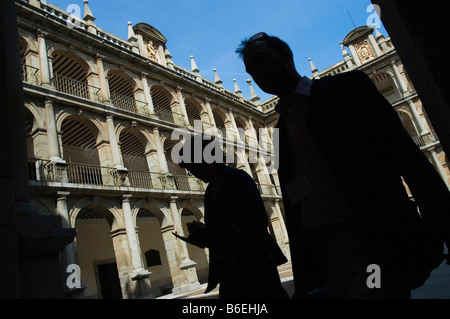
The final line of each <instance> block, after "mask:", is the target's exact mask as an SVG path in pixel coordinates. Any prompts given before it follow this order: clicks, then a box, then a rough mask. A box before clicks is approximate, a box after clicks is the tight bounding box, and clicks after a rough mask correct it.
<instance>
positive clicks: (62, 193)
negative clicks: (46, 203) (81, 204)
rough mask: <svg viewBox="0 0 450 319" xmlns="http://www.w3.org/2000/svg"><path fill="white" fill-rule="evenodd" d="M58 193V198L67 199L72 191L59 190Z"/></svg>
mask: <svg viewBox="0 0 450 319" xmlns="http://www.w3.org/2000/svg"><path fill="white" fill-rule="evenodd" d="M56 194H57V195H58V200H59V199H67V197H68V196H69V195H70V192H66V191H58V192H57V193H56Z"/></svg>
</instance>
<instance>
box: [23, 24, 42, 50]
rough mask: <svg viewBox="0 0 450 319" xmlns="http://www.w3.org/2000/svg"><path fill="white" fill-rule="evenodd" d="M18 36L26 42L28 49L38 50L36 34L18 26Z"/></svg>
mask: <svg viewBox="0 0 450 319" xmlns="http://www.w3.org/2000/svg"><path fill="white" fill-rule="evenodd" d="M19 38H20V39H22V40H23V41H25V42H26V44H27V48H28V50H32V51H34V52H38V51H39V50H38V45H37V40H36V36H35V35H34V34H33V33H31V32H29V31H27V30H24V29H21V28H19Z"/></svg>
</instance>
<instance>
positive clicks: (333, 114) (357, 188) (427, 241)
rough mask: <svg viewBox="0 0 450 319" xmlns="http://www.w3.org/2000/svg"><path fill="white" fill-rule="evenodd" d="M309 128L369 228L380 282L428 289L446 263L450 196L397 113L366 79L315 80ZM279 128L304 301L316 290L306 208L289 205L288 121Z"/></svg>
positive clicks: (296, 271)
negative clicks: (304, 235) (305, 235)
mask: <svg viewBox="0 0 450 319" xmlns="http://www.w3.org/2000/svg"><path fill="white" fill-rule="evenodd" d="M305 125H306V126H307V129H308V131H309V133H310V135H311V136H312V137H313V139H314V141H315V142H316V144H317V145H318V147H319V149H320V150H321V152H322V154H323V156H324V157H325V160H326V161H327V164H328V166H329V167H330V170H331V172H332V174H333V176H334V178H335V179H336V180H337V182H338V185H339V187H340V188H341V190H342V191H343V193H344V196H345V197H346V200H347V202H348V203H349V204H350V207H351V211H352V214H354V216H355V217H356V218H357V220H358V221H359V222H360V223H361V225H362V226H363V228H364V230H365V232H366V234H367V238H368V240H369V242H370V244H371V246H372V248H373V251H374V254H375V257H376V258H375V261H376V263H378V264H379V265H380V267H381V271H382V276H383V275H384V276H385V279H386V278H387V279H388V280H390V282H391V285H392V286H393V287H395V288H397V289H399V290H402V289H414V288H416V287H418V286H420V285H422V284H423V283H424V281H425V280H426V279H427V278H428V276H429V274H430V273H429V272H430V270H432V269H434V268H435V267H437V266H438V265H439V264H440V263H441V262H442V260H443V242H444V241H445V240H448V239H449V238H450V235H449V220H450V217H449V214H450V194H449V191H448V188H447V186H446V184H445V183H444V182H443V180H442V178H441V177H440V175H439V174H438V173H437V171H436V169H435V168H434V167H433V166H432V164H431V163H430V161H429V160H428V158H427V157H426V156H425V155H424V153H423V152H422V151H421V150H420V149H419V148H418V147H417V146H416V144H415V143H414V141H413V140H412V138H411V137H410V135H409V134H408V133H407V132H406V130H405V129H404V127H403V125H402V123H401V121H400V119H399V117H398V115H397V113H396V111H395V110H394V108H393V106H391V105H390V103H389V102H387V100H386V99H385V98H384V97H383V96H382V95H381V94H380V93H379V92H378V91H377V89H376V87H375V85H374V84H373V83H372V81H371V80H370V79H369V77H368V76H367V75H366V74H365V73H363V72H362V71H351V72H347V73H343V74H339V75H335V76H329V77H325V78H322V79H319V80H313V83H312V86H311V93H310V98H309V104H308V108H307V115H306V120H305ZM277 128H278V129H279V143H280V144H279V149H280V152H279V169H278V174H279V179H280V183H281V188H282V192H283V202H284V208H285V214H286V216H285V217H286V224H287V230H288V234H289V240H290V245H291V257H292V264H293V271H294V280H295V287H296V291H297V293H302V294H305V293H307V292H308V291H309V289H311V288H314V287H311V286H308V284H307V282H308V276H309V275H310V274H309V271H310V269H309V268H308V267H307V266H306V265H305V263H304V262H303V261H304V260H305V258H302V257H304V255H303V252H304V248H305V247H302V239H301V231H300V230H301V222H300V215H301V210H300V204H299V203H297V204H295V205H291V204H290V201H289V199H287V196H286V195H285V194H286V193H287V192H286V191H285V190H286V185H288V184H289V183H290V182H291V181H292V178H293V176H292V174H290V173H289V171H290V167H289V166H290V165H291V158H292V154H291V153H290V152H289V150H288V145H287V143H286V140H287V139H286V127H285V119H284V118H283V116H282V115H280V118H279V121H278V124H277ZM402 178H403V179H404V180H405V182H406V183H407V185H408V187H409V189H410V191H411V193H412V196H413V198H412V199H411V198H409V196H408V194H407V192H406V190H405V187H404V185H403V182H402ZM417 208H419V210H420V214H419V213H418V209H417ZM316 288H317V287H316Z"/></svg>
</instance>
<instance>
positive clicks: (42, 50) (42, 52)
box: [36, 30, 52, 86]
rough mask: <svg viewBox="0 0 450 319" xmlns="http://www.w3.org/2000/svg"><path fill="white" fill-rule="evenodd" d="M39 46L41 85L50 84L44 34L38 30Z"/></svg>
mask: <svg viewBox="0 0 450 319" xmlns="http://www.w3.org/2000/svg"><path fill="white" fill-rule="evenodd" d="M36 36H37V39H38V47H39V64H40V69H41V83H42V85H43V86H52V84H51V79H50V67H49V64H48V54H47V44H46V41H45V36H46V34H45V33H44V32H42V31H41V30H39V31H38V32H37V34H36Z"/></svg>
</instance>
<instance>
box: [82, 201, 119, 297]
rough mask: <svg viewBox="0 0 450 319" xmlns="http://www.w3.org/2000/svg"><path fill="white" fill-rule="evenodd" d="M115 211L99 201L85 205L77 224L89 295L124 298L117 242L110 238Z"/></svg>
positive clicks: (85, 294) (83, 277)
mask: <svg viewBox="0 0 450 319" xmlns="http://www.w3.org/2000/svg"><path fill="white" fill-rule="evenodd" d="M112 221H113V215H112V214H111V213H110V212H109V211H108V210H107V209H106V208H105V207H103V206H101V205H99V204H91V205H88V206H86V207H83V208H82V209H81V210H80V211H79V213H78V214H77V217H76V221H75V228H76V230H77V236H76V247H77V249H76V251H77V252H78V256H77V257H78V265H79V266H80V268H81V269H82V272H81V281H82V282H83V284H85V285H86V286H87V288H86V289H85V291H84V296H85V298H86V299H122V290H121V285H120V279H119V273H118V268H117V263H116V256H115V251H114V245H113V242H112V239H111V232H110V231H111V224H112Z"/></svg>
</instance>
